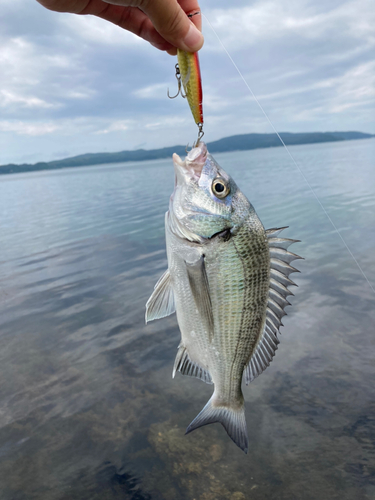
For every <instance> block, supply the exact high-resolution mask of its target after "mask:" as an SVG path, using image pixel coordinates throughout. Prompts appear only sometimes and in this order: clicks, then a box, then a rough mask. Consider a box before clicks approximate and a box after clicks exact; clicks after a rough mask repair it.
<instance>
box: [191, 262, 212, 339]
mask: <svg viewBox="0 0 375 500" xmlns="http://www.w3.org/2000/svg"><path fill="white" fill-rule="evenodd" d="M185 264H186V270H187V274H188V278H189V284H190V289H191V292H192V294H193V298H194V302H195V305H196V306H197V309H198V311H199V314H200V316H201V319H202V323H203V324H204V325H205V327H206V330H207V333H208V338H209V340H210V342H212V339H213V338H214V317H213V314H212V304H211V296H210V289H209V284H208V278H207V273H206V267H205V265H204V255H202V256H201V258H200V259H199V260H198V261H197V262H194V264H189V263H188V262H185Z"/></svg>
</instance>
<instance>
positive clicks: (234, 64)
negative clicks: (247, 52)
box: [202, 14, 375, 294]
mask: <svg viewBox="0 0 375 500" xmlns="http://www.w3.org/2000/svg"><path fill="white" fill-rule="evenodd" d="M202 15H203V17H204V18H205V20H206V21H207V23H208V24H209V26H210V28H211V29H212V31H213V32H214V34H215V36H216V38H217V39H218V41H219V43H220V45H221V46H222V47H223V49H224V52H225V53H226V54H227V56H228V57H229V59H230V60H231V62H232V64H233V66H234V67H235V68H236V71H237V73H238V74H239V75H240V77H241V79H242V81H243V82H244V84H245V85H246V87H247V88H248V90H249V92H250V94H251V95H252V97H253V99H254V101H255V102H256V103H257V104H258V106H259V108H260V110H261V111H262V113H263V114H264V116H265V117H266V119H267V121H268V123H269V124H270V125H271V127H272V129H273V131H274V132H275V134H276V135H277V137H278V138H279V139H280V142H281V144H282V145H283V146H284V148H285V149H286V151H287V153H288V155H289V156H290V159H291V160H292V162H293V163H294V165H295V167H296V168H297V170H298V171H299V173H300V174H301V175H302V177H303V178H304V180H305V182H306V184H307V185H308V187H309V189H310V191H311V192H312V194H313V196H314V198H315V200H316V201H317V202H318V204H319V206H320V208H321V209H322V210H323V212H324V213H325V215H326V217H327V219H328V220H329V222H330V223H331V224H332V226H333V228H334V230H335V231H336V233H337V234H338V236H339V238H340V239H341V241H342V242H343V244H344V246H345V247H346V249H347V251H348V252H349V254H350V255H351V257H352V258H353V260H354V262H355V263H356V264H357V267H358V269H359V270H360V271H361V273H362V275H363V277H364V278H365V280H366V281H367V284H368V286H369V287H370V288H371V290H372V291H373V293H374V294H375V289H374V287H373V286H372V284H371V283H370V281H369V279H368V278H367V276H366V274H365V273H364V271H363V269H362V267H361V266H360V264H359V262H358V260H357V259H356V258H355V257H354V255H353V252H352V251H351V250H350V248H349V246H348V244H347V243H346V241H345V240H344V238H343V236H342V235H341V233H340V231H339V230H338V228H337V226H336V224H335V223H334V222H333V220H332V219H331V217H330V216H329V214H328V212H327V210H326V209H325V208H324V206H323V204H322V202H321V201H320V199H319V197H318V195H317V194H316V193H315V191H314V189H313V187H312V186H311V184H310V182H309V181H308V179H307V177H306V175H305V174H304V173H303V171H302V170H301V168H300V166H299V165H298V163H297V162H296V160H295V159H294V157H293V155H292V153H291V152H290V151H289V149H288V147H287V146H286V144H285V142H284V141H283V139H282V137H281V136H280V134H279V133H278V131H277V130H276V128H275V127H274V125H273V123H272V122H271V120H270V118H269V117H268V115H267V113H266V112H265V110H264V109H263V106H262V105H261V104H260V102H259V101H258V99H257V97H256V95H255V94H254V92H253V91H252V89H251V88H250V85H249V84H248V83H247V81H246V80H245V78H244V76H243V75H242V73H241V71H240V69H239V68H238V66H237V64H236V63H235V62H234V60H233V58H232V56H231V55H230V54H229V52H228V50H227V48H226V47H225V45H224V44H223V42H222V41H221V39H220V37H219V35H218V34H217V32H216V30H215V28H214V27H213V26H212V24H211V23H210V21H209V20H208V19H207V17H206V16H205V15H204V14H202Z"/></svg>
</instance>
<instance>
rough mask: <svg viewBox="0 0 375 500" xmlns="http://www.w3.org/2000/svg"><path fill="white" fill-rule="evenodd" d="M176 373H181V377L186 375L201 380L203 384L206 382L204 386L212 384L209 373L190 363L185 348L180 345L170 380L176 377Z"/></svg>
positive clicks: (196, 364)
mask: <svg viewBox="0 0 375 500" xmlns="http://www.w3.org/2000/svg"><path fill="white" fill-rule="evenodd" d="M176 371H179V372H181V373H182V374H183V375H188V376H189V377H196V378H199V379H200V380H203V382H206V384H212V379H211V375H210V373H209V371H208V370H205V369H204V368H202V367H201V366H199V365H198V363H194V362H193V361H191V359H190V358H189V354H188V352H187V350H186V347H185V346H184V345H182V344H181V345H180V346H179V347H178V352H177V356H176V360H175V362H174V367H173V372H172V378H174V376H175V375H176Z"/></svg>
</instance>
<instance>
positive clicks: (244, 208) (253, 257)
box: [146, 142, 299, 452]
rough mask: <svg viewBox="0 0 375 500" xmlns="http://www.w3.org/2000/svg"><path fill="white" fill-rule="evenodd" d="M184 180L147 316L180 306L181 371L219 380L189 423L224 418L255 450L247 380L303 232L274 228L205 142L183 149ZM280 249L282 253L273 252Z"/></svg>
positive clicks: (275, 322)
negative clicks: (285, 233)
mask: <svg viewBox="0 0 375 500" xmlns="http://www.w3.org/2000/svg"><path fill="white" fill-rule="evenodd" d="M174 165H175V173H176V182H175V189H174V192H173V194H172V196H171V200H170V206H169V211H168V212H167V214H166V219H165V222H166V224H165V225H166V246H167V257H168V269H167V271H166V272H165V273H164V275H163V277H162V278H161V280H159V282H158V283H157V285H156V286H155V291H154V293H153V294H152V296H151V297H150V299H149V301H148V302H147V304H146V320H147V321H150V320H153V319H157V318H161V317H164V316H167V315H169V314H172V313H173V312H176V314H177V320H178V324H179V327H180V330H181V343H180V345H179V349H178V353H177V356H176V361H175V366H174V370H173V376H174V374H175V372H176V371H180V372H181V373H182V374H184V375H190V376H194V377H197V378H200V379H201V380H204V381H205V382H207V383H213V384H214V393H213V395H212V397H211V399H210V400H209V402H208V403H207V405H206V406H205V407H204V408H203V410H202V411H201V413H200V414H199V415H198V416H197V417H196V418H195V419H194V420H193V422H192V423H191V424H190V425H189V427H188V428H187V433H188V432H191V431H192V430H194V429H196V428H198V427H201V426H203V425H207V424H209V423H214V422H220V423H221V424H222V425H223V426H224V428H225V430H226V431H227V433H228V435H229V436H230V437H231V439H232V440H233V441H234V442H235V443H236V444H237V445H238V446H239V447H240V448H241V449H243V450H244V451H245V452H247V448H248V437H247V429H246V422H245V411H244V397H243V394H242V389H241V384H242V380H244V381H245V382H246V383H249V382H250V381H251V380H253V379H254V378H255V377H256V376H258V375H259V374H260V373H262V371H263V370H264V369H265V368H266V367H267V366H268V365H269V363H270V361H271V360H272V358H273V356H274V354H275V351H276V349H277V345H278V343H279V341H278V338H277V333H278V328H279V326H280V324H281V317H282V316H283V315H284V314H285V313H284V311H283V309H284V307H285V306H286V305H288V304H289V302H288V301H287V300H286V299H285V297H286V296H287V295H290V294H291V292H289V290H288V288H287V287H288V286H289V285H290V284H292V283H293V282H291V281H290V280H289V279H288V278H287V275H288V274H289V273H290V272H293V271H292V270H295V269H294V268H290V269H289V268H288V267H285V266H289V262H291V261H292V260H294V259H297V258H299V257H298V256H297V255H296V254H293V253H290V252H288V251H287V248H288V246H289V245H290V244H291V243H294V242H296V241H297V240H288V239H284V238H279V237H278V235H279V233H280V231H281V230H282V229H272V230H268V231H266V230H265V229H264V227H263V225H262V223H261V221H260V220H259V218H258V216H257V214H256V212H255V210H254V208H253V206H252V205H251V204H250V202H249V201H248V200H247V198H246V197H245V196H244V195H243V194H242V193H241V191H240V190H239V189H238V187H237V185H236V184H235V182H234V181H233V179H231V178H230V176H228V174H227V173H226V172H225V171H224V170H222V169H221V168H220V167H219V165H218V164H217V163H216V162H215V160H214V159H213V158H212V156H211V155H209V154H208V152H207V148H206V146H205V144H204V143H202V142H201V143H199V144H198V146H197V147H196V148H193V150H192V151H190V152H189V154H188V156H187V158H186V160H185V161H184V162H183V161H182V160H181V159H180V158H179V157H178V156H177V155H174ZM271 257H272V258H271Z"/></svg>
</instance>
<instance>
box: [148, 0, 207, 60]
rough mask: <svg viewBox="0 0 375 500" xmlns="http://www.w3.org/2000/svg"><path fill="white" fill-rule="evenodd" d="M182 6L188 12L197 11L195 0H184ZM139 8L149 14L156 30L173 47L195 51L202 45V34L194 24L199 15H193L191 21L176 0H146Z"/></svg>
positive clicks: (197, 20) (197, 6)
mask: <svg viewBox="0 0 375 500" xmlns="http://www.w3.org/2000/svg"><path fill="white" fill-rule="evenodd" d="M183 6H184V8H187V9H188V12H190V11H193V10H195V11H199V5H198V3H197V1H196V0H194V1H193V0H190V1H186V0H185V1H184V2H183ZM140 9H142V10H143V12H145V14H147V15H148V16H149V18H150V20H151V22H152V24H153V25H154V26H155V29H156V31H158V33H160V34H161V36H162V37H163V38H165V40H167V41H168V42H170V43H171V44H172V45H174V46H175V47H177V48H179V49H182V50H187V51H188V52H195V51H197V50H199V49H200V48H201V47H202V45H203V35H202V33H201V32H200V31H199V30H198V29H197V27H196V26H195V24H194V22H199V18H200V15H199V16H193V17H192V20H193V22H191V21H190V19H189V18H188V17H187V15H186V11H185V10H183V9H182V7H181V6H180V4H179V3H177V1H176V0H146V1H144V2H143V3H142V5H140ZM194 18H198V19H194Z"/></svg>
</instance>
